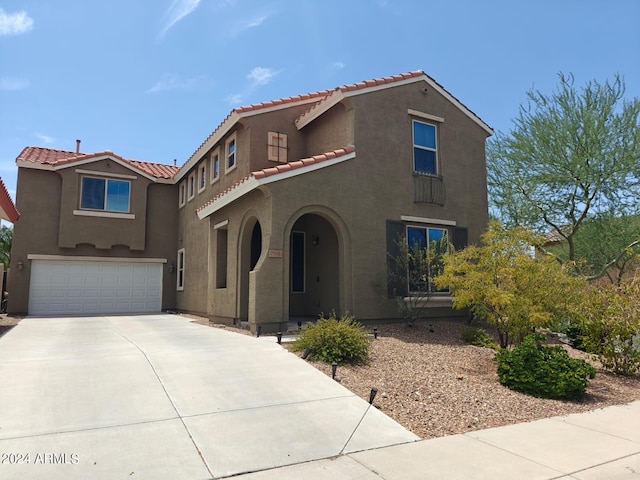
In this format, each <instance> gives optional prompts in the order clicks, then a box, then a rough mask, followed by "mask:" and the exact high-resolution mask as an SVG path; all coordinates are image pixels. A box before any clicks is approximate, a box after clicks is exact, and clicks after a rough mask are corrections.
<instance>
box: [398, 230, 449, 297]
mask: <svg viewBox="0 0 640 480" xmlns="http://www.w3.org/2000/svg"><path fill="white" fill-rule="evenodd" d="M406 235H407V237H406V238H407V247H408V254H409V261H408V268H409V271H408V272H407V273H408V275H407V279H408V283H409V292H410V293H423V292H448V291H449V289H444V290H438V289H436V287H435V285H433V282H432V281H433V278H434V277H436V276H437V275H439V274H440V273H442V268H443V263H442V260H443V255H444V254H445V253H446V252H447V250H448V247H449V231H448V230H447V229H446V228H442V227H427V226H417V225H407V230H406Z"/></svg>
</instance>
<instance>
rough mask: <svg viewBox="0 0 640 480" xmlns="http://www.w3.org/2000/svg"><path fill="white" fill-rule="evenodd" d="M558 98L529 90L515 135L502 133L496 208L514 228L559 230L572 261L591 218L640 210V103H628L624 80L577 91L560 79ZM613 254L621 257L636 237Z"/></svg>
mask: <svg viewBox="0 0 640 480" xmlns="http://www.w3.org/2000/svg"><path fill="white" fill-rule="evenodd" d="M559 78H560V84H559V87H558V88H557V90H556V91H554V92H553V93H552V94H551V95H547V94H544V93H541V92H540V91H536V90H530V91H529V92H528V93H527V97H528V102H527V104H526V105H523V106H521V107H520V110H519V115H518V116H517V118H515V119H514V121H513V123H514V125H513V129H512V130H511V131H510V132H509V133H508V134H503V133H498V134H497V135H496V137H495V138H494V139H492V140H490V141H489V143H488V148H487V168H488V188H489V194H490V199H491V203H492V210H493V213H494V214H495V215H497V216H498V217H499V218H500V219H501V221H502V222H503V223H504V224H505V225H507V226H513V225H524V226H527V227H529V228H532V229H534V230H536V231H539V232H548V231H553V232H556V233H557V234H558V235H559V236H560V237H561V238H562V239H563V240H564V241H565V243H566V256H565V257H566V259H567V260H569V261H571V262H575V261H577V260H579V254H580V249H581V248H582V249H583V250H587V249H589V248H597V247H592V246H589V247H584V248H583V247H581V246H580V245H579V243H585V242H587V243H589V242H596V241H598V239H597V238H594V237H593V236H592V235H585V236H583V237H579V236H578V232H579V231H580V229H581V228H582V227H583V226H584V225H586V224H587V220H589V219H597V218H598V217H600V216H602V215H610V216H611V215H612V216H613V217H625V216H628V215H633V214H637V213H638V207H637V199H638V198H639V197H640V128H639V127H638V124H639V121H640V100H639V99H637V98H634V99H632V100H625V99H624V93H625V84H624V81H623V80H622V78H621V77H620V76H617V75H616V76H615V78H614V80H613V82H609V81H606V82H605V83H598V82H596V81H591V82H588V83H587V84H586V85H585V86H584V87H583V88H582V89H580V90H578V89H577V88H576V87H575V86H574V78H573V76H572V75H563V74H560V75H559ZM629 235H630V236H628V237H622V236H620V240H621V241H623V242H622V243H625V242H626V243H625V245H624V246H622V247H618V251H617V252H613V253H609V254H608V255H607V259H608V260H606V261H605V262H604V263H605V264H607V263H608V262H611V261H612V260H615V259H616V258H617V257H618V256H619V255H620V254H621V253H622V252H623V251H624V250H626V248H627V247H628V246H629V245H632V244H633V243H634V242H635V241H637V240H638V237H637V235H635V234H631V233H630V234H629Z"/></svg>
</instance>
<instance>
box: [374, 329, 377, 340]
mask: <svg viewBox="0 0 640 480" xmlns="http://www.w3.org/2000/svg"><path fill="white" fill-rule="evenodd" d="M373 338H374V339H376V340H377V339H378V329H377V328H374V329H373Z"/></svg>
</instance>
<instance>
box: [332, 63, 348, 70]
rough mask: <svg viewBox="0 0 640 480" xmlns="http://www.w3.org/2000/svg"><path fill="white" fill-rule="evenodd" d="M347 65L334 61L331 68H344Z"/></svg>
mask: <svg viewBox="0 0 640 480" xmlns="http://www.w3.org/2000/svg"><path fill="white" fill-rule="evenodd" d="M344 67H346V65H345V64H344V63H343V62H333V63H332V64H331V70H342V69H343V68H344Z"/></svg>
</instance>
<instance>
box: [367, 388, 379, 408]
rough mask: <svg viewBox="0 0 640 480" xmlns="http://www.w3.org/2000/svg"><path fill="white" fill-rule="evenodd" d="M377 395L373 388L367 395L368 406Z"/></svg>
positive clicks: (376, 390) (375, 389)
mask: <svg viewBox="0 0 640 480" xmlns="http://www.w3.org/2000/svg"><path fill="white" fill-rule="evenodd" d="M377 393H378V389H377V388H376V387H373V388H372V389H371V393H370V394H369V405H373V399H374V398H376V394H377Z"/></svg>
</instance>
